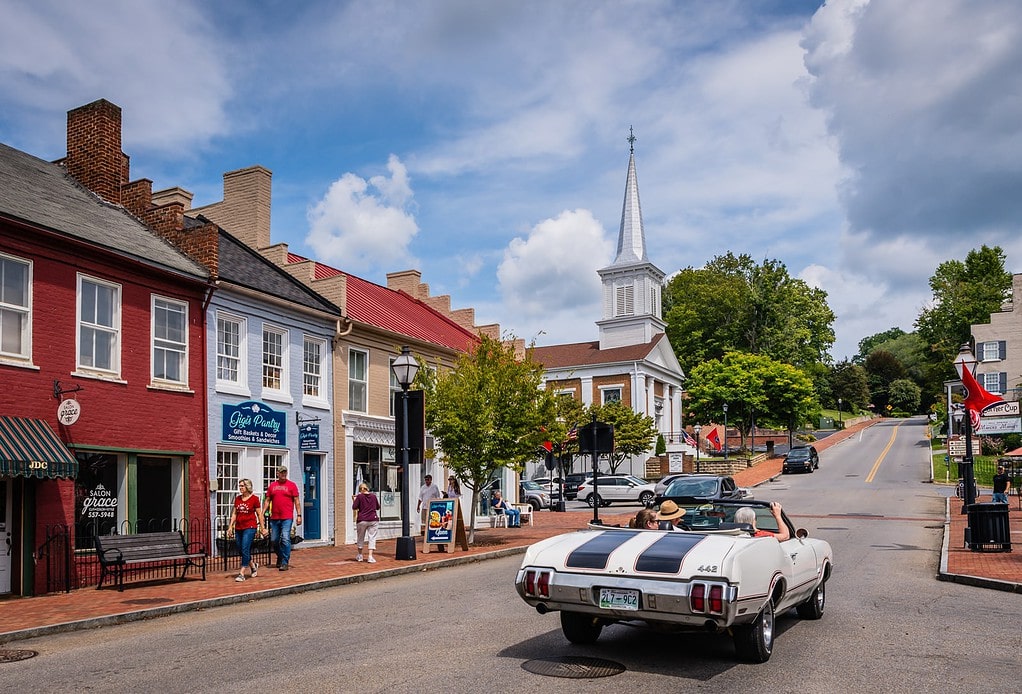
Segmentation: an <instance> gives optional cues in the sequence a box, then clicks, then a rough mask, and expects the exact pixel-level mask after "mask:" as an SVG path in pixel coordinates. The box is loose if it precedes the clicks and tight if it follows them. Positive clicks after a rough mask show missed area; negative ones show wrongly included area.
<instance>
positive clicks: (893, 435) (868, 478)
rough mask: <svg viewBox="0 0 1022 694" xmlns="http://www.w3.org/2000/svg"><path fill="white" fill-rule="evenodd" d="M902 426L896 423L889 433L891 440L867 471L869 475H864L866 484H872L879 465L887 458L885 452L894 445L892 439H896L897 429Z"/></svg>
mask: <svg viewBox="0 0 1022 694" xmlns="http://www.w3.org/2000/svg"><path fill="white" fill-rule="evenodd" d="M902 424H903V422H898V424H897V425H896V426H895V427H894V431H892V432H891V440H890V441H888V442H887V445H886V446H885V447H884V450H882V451H880V457H879V458H877V461H876V462H875V463H873V468H872V469H871V470H870V471H869V474H868V475H866V484H869V483H870V482H872V481H873V478H874V477H876V474H877V470H879V469H880V463H882V462H884V458H885V457H886V456H887V451H889V450H891V446H893V445H894V439H896V438H898V427H900V426H901V425H902Z"/></svg>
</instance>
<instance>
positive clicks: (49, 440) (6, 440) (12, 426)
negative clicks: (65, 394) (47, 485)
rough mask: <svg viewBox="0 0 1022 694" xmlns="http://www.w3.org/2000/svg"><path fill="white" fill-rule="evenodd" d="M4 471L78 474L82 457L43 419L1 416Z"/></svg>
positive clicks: (24, 474) (34, 474)
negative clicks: (68, 447) (78, 457)
mask: <svg viewBox="0 0 1022 694" xmlns="http://www.w3.org/2000/svg"><path fill="white" fill-rule="evenodd" d="M0 475H8V476H20V477H70V478H74V477H77V476H78V461H77V460H75V457H74V456H73V455H71V452H70V451H69V450H67V447H66V446H65V445H64V443H63V442H62V441H61V440H60V439H59V438H58V437H57V435H56V434H55V433H54V432H53V429H51V428H50V425H49V424H47V423H46V422H44V421H43V420H41V419H30V418H28V417H0Z"/></svg>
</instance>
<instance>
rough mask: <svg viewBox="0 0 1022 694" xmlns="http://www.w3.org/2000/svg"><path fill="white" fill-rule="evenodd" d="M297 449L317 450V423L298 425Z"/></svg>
mask: <svg viewBox="0 0 1022 694" xmlns="http://www.w3.org/2000/svg"><path fill="white" fill-rule="evenodd" d="M298 450H300V451H318V450H319V425H318V424H302V425H300V426H299V427H298Z"/></svg>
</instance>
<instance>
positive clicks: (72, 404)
mask: <svg viewBox="0 0 1022 694" xmlns="http://www.w3.org/2000/svg"><path fill="white" fill-rule="evenodd" d="M81 414H82V406H81V405H79V404H78V401H77V400H73V399H71V398H68V399H67V400H61V402H60V405H58V406H57V420H58V421H59V422H60V423H61V424H63V425H64V426H66V427H69V426H71V425H72V424H74V423H75V422H77V421H78V417H79V415H81Z"/></svg>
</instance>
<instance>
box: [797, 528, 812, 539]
mask: <svg viewBox="0 0 1022 694" xmlns="http://www.w3.org/2000/svg"><path fill="white" fill-rule="evenodd" d="M795 537H797V538H798V539H800V540H804V539H805V538H807V537H809V531H808V530H806V529H805V528H799V529H798V530H796V531H795Z"/></svg>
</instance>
